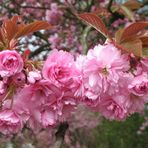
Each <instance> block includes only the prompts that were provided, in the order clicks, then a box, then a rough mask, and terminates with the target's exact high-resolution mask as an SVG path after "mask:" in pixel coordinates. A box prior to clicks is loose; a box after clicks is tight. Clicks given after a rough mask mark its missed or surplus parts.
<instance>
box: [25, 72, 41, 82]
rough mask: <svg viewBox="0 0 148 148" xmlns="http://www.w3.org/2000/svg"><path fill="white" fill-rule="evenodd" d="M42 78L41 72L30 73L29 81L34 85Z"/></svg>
mask: <svg viewBox="0 0 148 148" xmlns="http://www.w3.org/2000/svg"><path fill="white" fill-rule="evenodd" d="M41 78H42V76H41V73H40V71H30V72H29V73H28V77H27V80H28V82H29V83H32V84H34V83H35V82H36V81H38V80H40V79H41Z"/></svg>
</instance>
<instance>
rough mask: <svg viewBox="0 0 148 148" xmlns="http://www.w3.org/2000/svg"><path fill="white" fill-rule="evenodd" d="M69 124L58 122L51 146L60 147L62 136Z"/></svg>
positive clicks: (62, 140)
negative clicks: (54, 139)
mask: <svg viewBox="0 0 148 148" xmlns="http://www.w3.org/2000/svg"><path fill="white" fill-rule="evenodd" d="M68 127H69V125H68V123H67V122H63V123H61V124H60V126H59V128H58V131H57V132H56V133H55V136H56V141H55V143H54V144H53V148H62V145H63V142H64V137H65V133H66V130H67V129H68Z"/></svg>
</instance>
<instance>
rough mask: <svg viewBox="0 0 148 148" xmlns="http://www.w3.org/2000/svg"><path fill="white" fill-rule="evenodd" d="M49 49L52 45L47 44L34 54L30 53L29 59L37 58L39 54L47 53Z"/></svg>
mask: <svg viewBox="0 0 148 148" xmlns="http://www.w3.org/2000/svg"><path fill="white" fill-rule="evenodd" d="M47 47H49V48H50V44H45V45H43V46H41V47H39V48H37V49H36V50H35V51H34V52H31V53H30V56H29V58H33V57H35V56H37V55H38V54H40V53H41V52H42V51H46V50H47ZM48 50H50V49H48Z"/></svg>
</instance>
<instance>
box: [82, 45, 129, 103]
mask: <svg viewBox="0 0 148 148" xmlns="http://www.w3.org/2000/svg"><path fill="white" fill-rule="evenodd" d="M83 68H84V72H83V73H84V86H85V89H86V97H88V98H89V99H91V100H96V99H97V98H98V97H99V96H100V95H101V94H102V93H109V92H110V87H111V88H115V87H117V86H118V82H119V79H120V76H121V75H122V73H123V72H126V71H127V70H128V69H129V62H128V59H127V57H126V56H125V55H121V53H120V51H119V50H118V49H117V48H116V47H115V46H114V45H112V44H110V43H107V44H105V45H103V46H102V45H98V46H95V48H94V49H93V50H92V49H91V50H89V52H88V54H87V59H86V61H85V65H84V67H83ZM114 91H116V89H114ZM113 93H115V92H112V94H113ZM110 95H111V94H110Z"/></svg>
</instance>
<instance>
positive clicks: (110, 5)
mask: <svg viewBox="0 0 148 148" xmlns="http://www.w3.org/2000/svg"><path fill="white" fill-rule="evenodd" d="M112 4H113V0H110V1H109V3H108V6H107V10H108V11H109V12H110V13H111V14H112V17H111V18H110V24H112V23H113V22H114V21H116V20H118V19H119V18H121V19H124V15H122V14H119V13H118V12H112V10H111V7H112Z"/></svg>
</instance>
